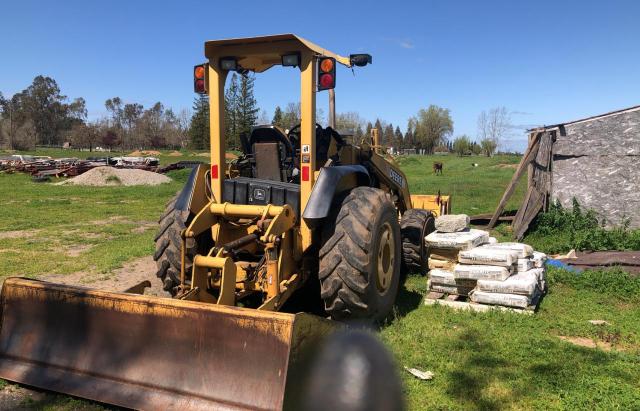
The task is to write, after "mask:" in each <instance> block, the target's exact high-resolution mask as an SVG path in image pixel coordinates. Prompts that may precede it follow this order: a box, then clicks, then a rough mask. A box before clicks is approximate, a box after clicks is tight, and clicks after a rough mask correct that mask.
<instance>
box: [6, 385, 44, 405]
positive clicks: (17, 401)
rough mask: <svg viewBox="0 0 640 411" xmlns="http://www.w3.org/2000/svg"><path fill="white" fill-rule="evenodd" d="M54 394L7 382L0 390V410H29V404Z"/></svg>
mask: <svg viewBox="0 0 640 411" xmlns="http://www.w3.org/2000/svg"><path fill="white" fill-rule="evenodd" d="M54 396H55V394H51V393H47V392H45V391H37V390H33V389H29V388H25V387H23V386H21V385H14V384H7V385H6V386H5V387H3V388H2V389H1V390H0V410H30V409H34V408H32V407H29V404H34V403H39V402H42V401H44V400H45V399H46V398H47V397H54Z"/></svg>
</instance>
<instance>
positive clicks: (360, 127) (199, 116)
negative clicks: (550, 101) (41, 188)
mask: <svg viewBox="0 0 640 411" xmlns="http://www.w3.org/2000/svg"><path fill="white" fill-rule="evenodd" d="M254 82H255V77H254V76H253V75H252V74H248V75H239V74H237V73H233V74H232V76H231V77H230V78H229V81H228V85H227V87H226V91H225V96H224V98H225V113H224V115H225V139H226V144H227V147H228V148H229V149H235V150H239V149H240V135H242V134H243V133H247V134H248V133H250V132H251V129H252V128H253V127H254V126H255V125H257V124H269V123H270V124H273V125H276V126H278V127H281V128H282V129H284V130H290V129H291V128H293V127H295V126H296V125H297V124H299V123H300V103H296V102H290V103H288V104H287V105H286V106H284V107H280V106H277V107H276V108H275V110H274V114H273V117H272V118H271V119H269V118H268V117H267V114H266V111H264V110H262V111H261V110H260V107H259V105H258V102H257V100H256V98H255V95H254ZM104 106H105V110H106V112H107V113H108V114H107V115H105V116H103V117H101V118H99V119H97V120H91V121H89V120H88V119H87V109H86V102H85V100H84V99H83V98H82V97H78V98H75V99H73V100H69V98H68V97H67V96H65V95H63V94H61V91H60V88H59V86H58V84H57V83H56V81H55V80H53V79H52V78H50V77H45V76H37V77H36V78H34V80H33V82H32V84H31V85H30V86H29V87H27V88H26V89H25V90H23V91H21V92H19V93H16V94H14V95H13V96H11V97H8V98H5V97H4V96H3V95H2V93H0V146H5V147H8V148H10V149H17V150H27V149H33V148H34V147H35V146H36V145H47V146H61V145H63V143H66V142H69V143H71V145H72V146H73V147H77V148H89V149H92V148H94V147H96V146H102V147H105V148H108V149H114V148H120V149H122V150H125V149H144V148H172V149H179V148H185V147H190V148H193V149H207V148H208V147H209V101H208V97H207V96H206V95H199V96H197V97H196V98H195V101H194V104H193V107H192V112H191V113H189V111H187V110H181V111H180V112H178V113H175V112H174V111H173V110H172V109H171V108H166V107H165V106H164V105H163V104H162V103H161V102H157V103H155V104H153V105H152V106H150V107H147V108H145V107H144V106H143V105H142V104H140V103H137V102H125V101H123V100H122V99H121V98H120V97H112V98H109V99H107V100H106V101H105V103H104ZM316 120H317V122H318V123H321V124H322V123H324V122H325V118H324V113H323V112H322V110H320V109H319V110H318V112H317V113H316ZM335 120H336V121H335V123H336V129H337V130H338V131H347V132H348V133H349V134H351V135H353V139H354V142H356V143H359V142H360V141H362V139H363V138H364V137H365V136H370V135H371V130H372V129H373V128H376V129H378V133H379V135H380V138H381V144H382V145H384V146H386V147H392V149H393V150H394V151H395V152H403V151H404V150H415V151H417V152H421V153H425V154H432V153H434V152H453V153H456V154H458V155H466V154H480V153H483V154H485V155H489V156H490V155H493V154H494V152H495V151H496V150H497V148H498V146H499V144H500V142H501V141H502V139H504V138H505V136H507V135H508V133H509V132H510V129H511V128H512V127H511V123H510V118H509V112H508V111H507V109H506V108H504V107H499V108H494V109H491V110H488V111H483V112H481V113H480V115H479V117H478V134H477V141H473V139H471V138H470V137H468V136H466V135H462V136H458V137H456V138H452V135H453V130H454V124H453V119H452V117H451V112H450V110H449V109H446V108H442V107H439V106H437V105H430V106H429V107H427V108H425V109H420V110H419V111H418V112H417V113H416V114H415V115H414V116H411V117H410V118H409V120H408V122H407V125H406V128H405V130H406V131H405V132H404V133H403V132H402V130H401V129H400V127H399V125H395V126H394V124H392V123H389V122H386V121H384V120H383V119H381V118H376V120H375V121H373V122H371V121H368V120H366V119H364V118H363V117H362V116H361V115H360V114H359V113H358V112H355V111H350V112H343V113H337V114H336V119H335Z"/></svg>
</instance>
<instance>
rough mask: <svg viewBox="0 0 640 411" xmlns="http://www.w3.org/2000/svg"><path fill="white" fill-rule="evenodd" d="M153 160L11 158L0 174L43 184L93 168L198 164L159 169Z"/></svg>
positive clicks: (1, 166) (148, 168)
mask: <svg viewBox="0 0 640 411" xmlns="http://www.w3.org/2000/svg"><path fill="white" fill-rule="evenodd" d="M159 163H160V161H159V159H158V158H156V157H93V158H91V157H90V158H87V159H85V160H81V159H78V158H57V159H53V158H51V157H37V156H27V155H24V156H23V155H13V156H9V157H7V158H4V159H0V172H3V173H8V174H11V173H16V172H20V173H27V174H30V175H31V176H32V177H33V179H34V180H38V181H45V180H47V179H49V178H50V177H76V176H78V175H80V174H83V173H85V172H87V171H89V170H91V169H94V168H96V167H104V166H111V167H114V168H120V169H136V170H146V171H153V172H156V173H161V174H164V173H166V172H168V171H171V170H178V169H182V168H188V167H189V168H192V167H194V166H196V165H198V164H200V163H201V162H194V161H179V162H177V163H173V164H169V165H167V166H163V167H161V166H160V165H159Z"/></svg>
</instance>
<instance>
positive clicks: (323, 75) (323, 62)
mask: <svg viewBox="0 0 640 411" xmlns="http://www.w3.org/2000/svg"><path fill="white" fill-rule="evenodd" d="M335 87H336V59H334V58H332V57H320V59H319V60H318V90H329V89H332V88H335Z"/></svg>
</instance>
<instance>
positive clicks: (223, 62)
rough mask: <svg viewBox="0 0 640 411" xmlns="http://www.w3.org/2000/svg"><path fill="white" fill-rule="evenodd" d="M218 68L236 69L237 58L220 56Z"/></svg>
mask: <svg viewBox="0 0 640 411" xmlns="http://www.w3.org/2000/svg"><path fill="white" fill-rule="evenodd" d="M220 68H221V69H222V70H226V71H236V70H238V60H236V58H235V57H222V58H221V59H220Z"/></svg>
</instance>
